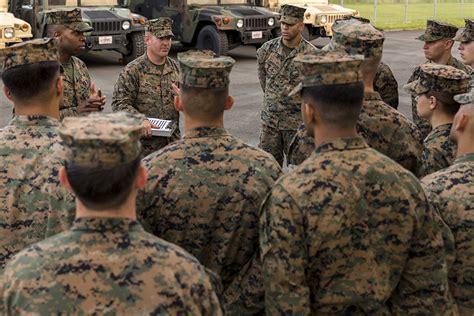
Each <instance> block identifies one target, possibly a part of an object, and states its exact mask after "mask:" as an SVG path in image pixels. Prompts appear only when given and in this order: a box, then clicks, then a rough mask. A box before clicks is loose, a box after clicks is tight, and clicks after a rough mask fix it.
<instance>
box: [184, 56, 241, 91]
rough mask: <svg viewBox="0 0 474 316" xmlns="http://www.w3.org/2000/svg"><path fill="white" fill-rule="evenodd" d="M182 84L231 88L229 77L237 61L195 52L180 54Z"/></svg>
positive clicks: (208, 87) (210, 87)
mask: <svg viewBox="0 0 474 316" xmlns="http://www.w3.org/2000/svg"><path fill="white" fill-rule="evenodd" d="M178 61H179V66H180V69H181V79H180V83H181V84H182V85H183V86H186V87H193V88H204V89H222V88H226V87H228V86H229V75H230V71H231V70H232V66H233V65H234V63H235V60H234V59H232V58H231V57H227V56H222V57H215V56H210V55H209V54H206V53H205V52H202V53H196V52H193V51H189V52H185V53H179V54H178Z"/></svg>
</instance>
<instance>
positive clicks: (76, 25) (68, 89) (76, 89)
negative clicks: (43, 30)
mask: <svg viewBox="0 0 474 316" xmlns="http://www.w3.org/2000/svg"><path fill="white" fill-rule="evenodd" d="M46 24H47V25H64V26H65V27H67V28H70V29H71V30H74V31H78V32H89V31H92V27H91V26H90V25H89V24H87V23H86V22H83V21H82V15H81V10H80V9H74V10H71V11H51V12H48V13H47V14H46ZM62 67H63V68H64V73H63V86H64V92H63V102H62V103H61V105H60V106H59V115H60V117H59V118H60V119H63V118H65V117H67V116H77V115H79V113H78V111H77V107H78V105H79V103H82V102H86V101H87V99H89V96H90V86H91V77H90V76H89V71H88V70H87V67H86V64H85V63H84V62H83V61H82V60H80V59H79V58H77V57H74V56H71V59H70V62H69V63H68V64H63V65H62Z"/></svg>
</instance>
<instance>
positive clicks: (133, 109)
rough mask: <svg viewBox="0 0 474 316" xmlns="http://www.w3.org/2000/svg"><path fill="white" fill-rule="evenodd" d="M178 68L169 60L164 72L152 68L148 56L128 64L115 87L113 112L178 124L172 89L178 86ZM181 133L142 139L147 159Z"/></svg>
mask: <svg viewBox="0 0 474 316" xmlns="http://www.w3.org/2000/svg"><path fill="white" fill-rule="evenodd" d="M179 76H180V74H179V66H178V63H177V62H176V61H174V60H173V59H171V58H169V57H167V58H166V62H165V64H164V66H163V67H162V68H160V67H159V66H157V65H155V64H153V63H152V62H151V61H150V59H149V58H148V56H147V54H146V53H145V54H143V56H140V57H138V58H137V59H135V60H134V61H132V62H131V63H129V64H128V65H127V66H125V68H124V69H123V70H122V72H121V73H120V75H119V78H118V80H117V82H116V83H115V88H114V95H113V99H112V110H113V111H127V112H130V113H141V114H144V115H145V116H146V117H151V118H159V119H163V120H172V121H174V122H176V123H177V122H178V121H179V113H178V112H177V111H176V109H175V108H174V96H175V93H174V91H173V88H172V87H171V85H172V84H173V83H174V84H176V85H177V84H178V83H179V78H180V77H179ZM179 137H180V135H179V129H176V131H175V132H174V134H173V135H172V137H148V138H147V137H144V138H142V139H141V142H142V147H143V153H144V156H146V155H149V154H150V153H152V152H154V151H157V150H159V149H160V148H163V147H164V146H166V145H167V144H169V143H171V142H173V141H174V140H177V139H179Z"/></svg>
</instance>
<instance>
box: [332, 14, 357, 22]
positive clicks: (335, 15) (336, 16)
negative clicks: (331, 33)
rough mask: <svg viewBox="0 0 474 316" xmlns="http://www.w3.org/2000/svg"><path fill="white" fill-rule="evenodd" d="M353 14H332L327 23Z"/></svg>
mask: <svg viewBox="0 0 474 316" xmlns="http://www.w3.org/2000/svg"><path fill="white" fill-rule="evenodd" d="M348 15H352V14H330V15H328V16H327V17H328V22H327V23H334V22H335V21H336V20H340V19H343V18H344V17H345V16H348Z"/></svg>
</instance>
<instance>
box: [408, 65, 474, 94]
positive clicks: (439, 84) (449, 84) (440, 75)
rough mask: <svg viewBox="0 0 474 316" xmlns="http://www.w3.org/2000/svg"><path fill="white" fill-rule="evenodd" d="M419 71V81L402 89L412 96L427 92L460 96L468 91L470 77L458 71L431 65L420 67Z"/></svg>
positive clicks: (450, 67)
mask: <svg viewBox="0 0 474 316" xmlns="http://www.w3.org/2000/svg"><path fill="white" fill-rule="evenodd" d="M420 69H421V71H420V77H419V79H418V80H415V81H413V82H410V83H409V84H406V85H405V86H404V87H403V88H404V89H405V90H406V91H408V92H410V93H414V94H424V93H427V92H429V91H437V92H447V93H453V94H461V93H466V92H467V91H468V89H469V79H470V76H469V75H468V74H467V73H465V72H464V71H462V70H460V69H457V68H454V67H452V66H447V65H438V64H431V63H430V64H423V65H421V66H420Z"/></svg>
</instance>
